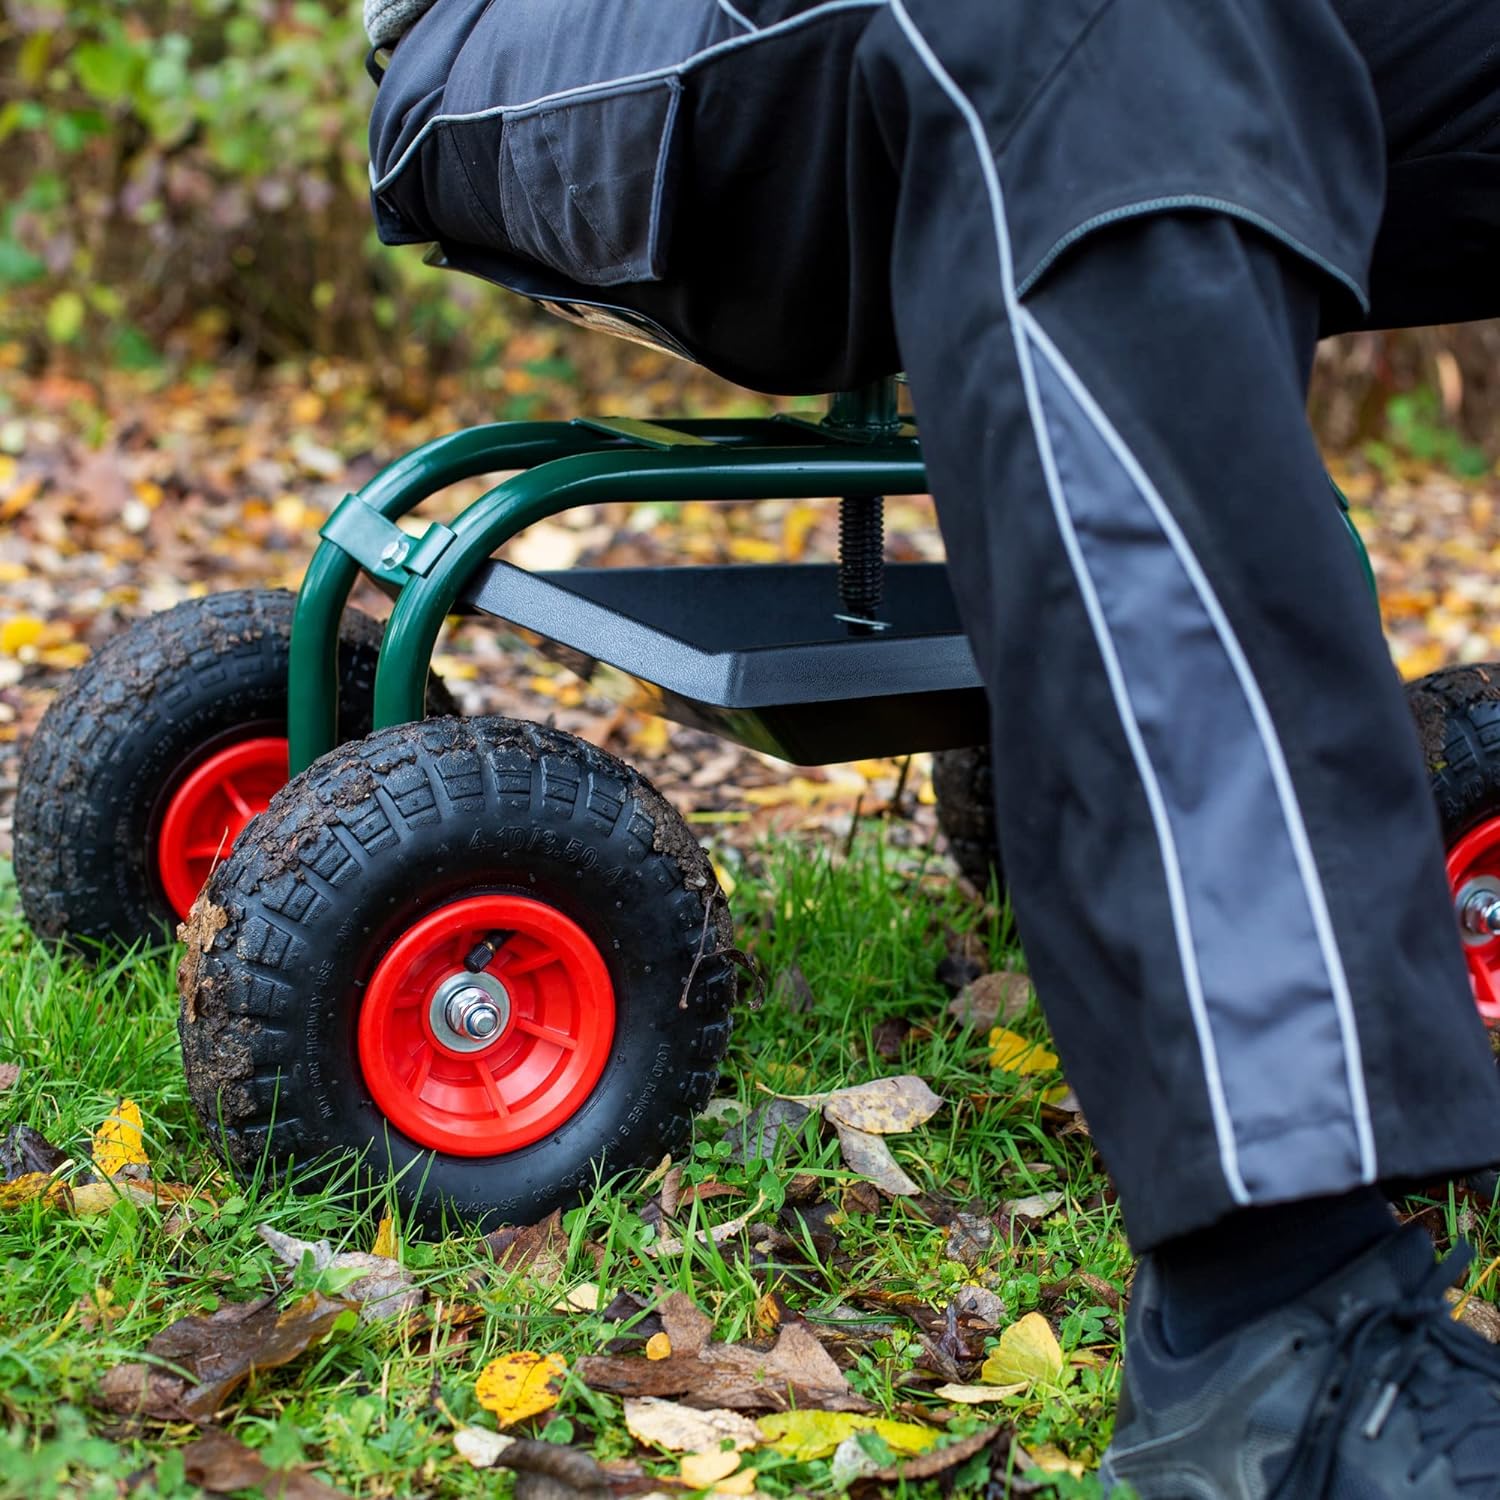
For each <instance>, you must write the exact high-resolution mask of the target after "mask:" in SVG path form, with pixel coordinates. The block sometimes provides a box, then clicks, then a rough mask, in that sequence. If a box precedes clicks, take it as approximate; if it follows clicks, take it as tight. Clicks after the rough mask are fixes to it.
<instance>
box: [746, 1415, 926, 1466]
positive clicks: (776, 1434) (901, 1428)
mask: <svg viewBox="0 0 1500 1500" xmlns="http://www.w3.org/2000/svg"><path fill="white" fill-rule="evenodd" d="M758 1421H759V1424H760V1430H761V1431H762V1432H763V1433H765V1435H766V1439H767V1441H768V1442H769V1443H770V1445H771V1447H773V1448H774V1449H775V1450H776V1451H777V1452H778V1453H784V1454H786V1456H787V1457H788V1458H792V1459H795V1460H796V1461H797V1462H798V1463H808V1462H810V1461H811V1460H813V1459H815V1458H826V1457H827V1456H828V1455H829V1454H830V1453H832V1452H833V1450H834V1449H835V1448H837V1447H838V1445H839V1444H840V1443H842V1442H843V1441H844V1439H845V1438H846V1437H851V1436H852V1435H853V1434H854V1433H856V1432H875V1433H879V1434H880V1436H881V1437H882V1438H884V1439H885V1441H886V1443H887V1444H888V1445H889V1446H890V1447H891V1448H892V1449H894V1450H895V1451H896V1452H897V1453H905V1454H908V1455H909V1454H914V1453H925V1452H926V1451H927V1450H928V1449H929V1448H930V1447H932V1445H933V1444H934V1443H935V1442H937V1440H938V1437H939V1434H938V1432H937V1431H936V1429H934V1428H931V1427H919V1426H918V1425H917V1424H916V1423H915V1422H890V1421H887V1420H885V1419H884V1418H883V1417H867V1416H863V1415H861V1414H860V1413H859V1412H852V1411H777V1412H772V1413H771V1415H770V1416H768V1417H760V1418H758Z"/></svg>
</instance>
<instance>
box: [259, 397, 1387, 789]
mask: <svg viewBox="0 0 1500 1500" xmlns="http://www.w3.org/2000/svg"><path fill="white" fill-rule="evenodd" d="M507 470H518V471H520V472H518V473H516V474H515V475H514V477H512V478H510V479H507V480H505V481H504V482H503V483H501V484H499V485H497V486H495V487H494V488H493V489H491V490H489V491H488V492H487V493H486V494H484V495H482V496H481V497H480V498H479V499H478V500H476V501H475V502H474V503H473V504H472V505H470V506H469V507H468V508H467V509H465V510H464V511H463V513H462V514H461V515H459V516H458V517H457V519H455V520H454V522H453V524H452V525H451V526H444V525H441V524H439V523H434V524H432V525H430V526H429V527H428V529H427V531H426V532H425V533H424V534H422V535H421V536H420V537H413V536H410V535H408V534H407V533H406V532H404V531H403V530H401V529H400V528H399V527H397V526H396V524H395V523H396V521H397V520H399V519H400V518H401V517H403V516H405V515H407V514H408V513H409V512H410V511H412V510H413V509H415V508H416V507H417V506H418V505H419V504H421V502H422V501H424V500H426V499H429V498H430V497H431V496H433V495H435V494H436V493H437V492H438V491H439V490H442V489H445V488H446V487H447V486H448V485H451V484H456V483H458V482H459V481H461V480H464V479H472V478H475V477H477V476H478V475H481V474H491V473H496V472H500V471H507ZM1331 482H1332V481H1331V480H1330V483H1331ZM926 490H927V474H926V469H925V467H924V465H923V462H922V456H921V450H920V447H919V445H918V443H917V440H916V430H915V428H914V427H913V425H912V424H911V423H910V422H906V421H903V420H902V418H901V416H900V415H899V413H898V411H897V401H896V382H895V381H894V380H882V381H877V382H875V383H874V384H873V385H870V386H868V387H865V388H863V389H861V390H858V391H846V392H842V393H840V394H839V395H837V396H835V397H833V398H832V401H831V404H830V408H829V413H828V416H827V417H825V418H824V419H823V420H822V421H821V422H816V421H811V420H808V419H805V418H796V417H774V418H769V419H766V418H762V419H750V420H745V421H735V420H726V419H712V420H694V421H680V422H679V421H673V422H670V423H655V422H642V421H637V420H631V419H624V418H584V419H580V420H578V421H574V422H499V423H492V424H489V425H487V426H483V427H475V428H470V429H468V430H467V431H464V432H458V433H454V434H452V435H450V436H448V437H443V438H439V439H437V440H436V441H434V442H431V443H428V444H427V445H425V446H424V447H421V448H418V449H416V450H415V451H414V452H412V453H410V454H408V455H407V456H406V457H404V458H402V459H400V460H398V461H397V462H396V463H394V464H392V465H391V466H390V467H389V468H387V469H385V470H383V471H382V472H381V473H380V474H378V475H377V476H376V477H375V478H374V479H373V480H371V481H370V483H369V484H368V485H366V486H365V488H364V489H363V490H361V491H360V492H359V493H358V494H355V495H350V496H348V497H346V498H345V500H344V501H343V502H342V503H341V504H340V505H339V506H338V507H337V508H336V509H335V510H334V512H333V514H332V515H331V516H330V517H329V518H328V522H327V524H326V525H325V526H324V527H323V532H322V535H323V538H324V540H323V542H322V544H321V545H320V546H319V548H318V550H317V551H316V552H315V553H314V554H313V559H312V562H311V564H310V565H309V567H308V571H307V576H306V578H305V579H304V581H303V584H302V589H301V591H300V593H299V594H298V596H297V608H296V613H295V616H294V618H293V625H292V647H291V668H290V674H289V682H288V699H289V701H288V734H289V738H290V741H291V770H292V774H293V775H296V774H297V773H299V772H301V771H303V770H305V769H306V768H307V767H308V766H310V765H311V764H312V763H313V761H314V760H316V759H317V758H318V757H319V756H320V755H324V754H326V753H327V752H328V751H330V750H332V749H333V748H334V746H335V745H336V744H337V743H338V636H339V620H340V617H341V616H342V614H343V611H344V607H345V605H346V604H347V603H348V600H349V594H350V592H351V591H352V589H353V588H354V585H355V583H356V581H357V580H358V577H359V574H360V571H361V569H363V570H364V571H365V572H367V573H368V574H370V576H371V577H372V578H374V579H375V580H376V581H377V582H378V583H380V584H382V585H383V586H385V587H386V588H388V589H390V590H392V591H393V592H395V594H396V604H395V608H394V610H393V611H392V614H391V618H390V622H389V623H388V624H387V626H386V632H385V639H384V643H383V645H382V647H381V652H380V662H379V666H378V668H377V671H376V680H375V727H376V728H380V729H383V728H386V727H388V726H390V725H393V724H404V723H408V722H410V721H412V720H414V719H420V718H422V717H423V715H424V713H425V711H426V693H427V675H428V671H429V669H430V665H431V661H432V652H433V648H434V647H435V646H436V644H437V638H438V634H439V632H440V631H441V630H442V627H443V621H444V620H445V619H446V618H447V616H448V614H449V613H450V612H451V611H452V609H453V607H454V605H455V604H456V603H457V601H458V599H459V596H460V594H461V593H462V591H463V589H464V587H465V585H466V584H467V583H468V582H469V580H470V578H471V577H472V576H473V574H474V571H475V569H476V568H478V567H479V566H480V565H481V564H482V563H484V562H485V561H486V560H487V559H488V558H489V557H490V556H491V555H492V554H493V553H494V552H495V550H496V549H497V548H499V547H500V546H502V545H503V544H504V543H505V542H507V541H509V540H510V539H511V538H512V537H513V536H515V535H516V534H517V533H518V532H520V531H522V530H524V529H525V528H526V527H527V526H530V525H532V524H533V523H535V522H537V521H541V520H544V519H546V518H547V517H549V516H555V515H558V514H560V513H561V512H563V511H567V510H572V509H573V508H575V507H577V506H583V505H597V504H602V503H606V502H611V501H626V502H632V503H641V502H647V501H679V500H707V501H729V500H769V499H777V500H802V499H816V498H820V497H824V496H843V497H848V496H879V495H914V494H923V493H925V492H926ZM1334 490H1335V493H1336V494H1337V495H1338V500H1339V504H1340V507H1341V510H1342V513H1343V519H1344V523H1345V525H1346V526H1347V528H1348V530H1349V534H1350V536H1351V538H1352V539H1353V542H1354V545H1355V547H1356V548H1357V550H1358V555H1359V557H1360V559H1361V562H1362V565H1363V567H1364V571H1365V576H1366V578H1367V579H1368V580H1369V583H1370V586H1371V589H1372V592H1373V589H1374V583H1375V580H1374V574H1373V571H1372V569H1371V567H1370V561H1369V557H1368V554H1367V553H1366V551H1365V547H1364V543H1363V541H1362V539H1361V538H1360V535H1359V532H1358V530H1357V529H1356V527H1355V525H1354V522H1353V519H1352V517H1351V516H1350V515H1349V506H1348V502H1347V501H1346V500H1345V499H1344V496H1343V495H1342V494H1341V493H1339V492H1338V489H1337V486H1334Z"/></svg>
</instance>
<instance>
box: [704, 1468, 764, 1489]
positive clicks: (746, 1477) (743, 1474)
mask: <svg viewBox="0 0 1500 1500" xmlns="http://www.w3.org/2000/svg"><path fill="white" fill-rule="evenodd" d="M758 1472H759V1471H758V1470H756V1469H741V1470H740V1471H739V1473H738V1474H731V1475H730V1476H729V1478H728V1479H721V1480H719V1482H718V1483H717V1484H716V1485H714V1494H716V1495H753V1494H754V1493H755V1476H756V1474H757V1473H758Z"/></svg>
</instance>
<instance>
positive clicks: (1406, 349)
mask: <svg viewBox="0 0 1500 1500" xmlns="http://www.w3.org/2000/svg"><path fill="white" fill-rule="evenodd" d="M662 3H663V4H670V3H673V0H662ZM4 5H5V9H4V12H3V16H4V24H3V28H0V88H3V93H0V337H3V338H4V339H6V340H7V341H9V342H13V343H19V344H20V346H21V347H22V349H23V350H24V358H25V360H26V361H27V362H28V363H29V364H30V365H31V366H32V367H33V368H35V367H40V366H42V365H45V364H47V363H49V362H51V361H52V360H54V359H55V358H57V357H58V356H59V355H62V356H63V357H67V356H68V355H69V354H70V353H72V354H76V355H79V356H83V357H86V358H88V359H104V360H107V361H109V362H110V363H112V364H115V365H125V366H132V365H151V364H154V363H158V362H160V361H162V360H163V359H175V358H176V357H177V356H180V355H182V354H183V353H184V352H186V353H188V354H190V355H192V356H195V357H198V358H203V357H209V358H216V357H235V358H237V359H239V360H241V361H244V362H247V363H250V364H254V363H258V362H264V361H267V360H282V359H287V358H298V357H301V356H302V355H304V354H307V353H311V352H316V353H318V354H321V355H332V356H349V357H354V358H358V359H361V360H363V361H364V362H366V363H367V364H368V365H369V367H370V368H371V370H372V372H374V373H375V375H376V376H377V378H378V377H379V376H380V375H381V373H382V372H390V371H392V370H394V369H395V367H396V364H397V363H399V364H402V365H404V366H405V367H406V368H407V369H408V371H409V369H410V367H411V365H412V363H413V361H414V360H415V361H420V362H421V363H423V364H424V365H425V366H427V367H428V368H429V369H452V368H455V367H463V366H472V365H477V364H492V363H493V362H494V360H495V359H496V357H497V356H498V354H499V352H500V350H501V348H502V345H503V341H504V339H505V337H506V336H507V334H508V333H509V332H510V331H511V329H512V327H513V325H514V323H515V322H516V320H518V319H520V320H526V319H529V318H530V316H531V314H529V313H528V312H527V311H526V310H525V309H524V307H523V305H522V304H520V303H518V302H517V301H515V300H514V299H511V298H506V297H503V296H500V295H498V294H496V293H494V292H493V291H491V290H488V289H486V288H484V287H482V286H480V285H478V284H475V283H469V282H466V281H465V280H464V279H463V278H459V277H454V276H446V275H442V274H439V273H436V272H430V271H428V270H427V269H426V268H425V267H424V266H423V265H422V263H421V256H420V254H419V253H417V252H415V251H413V250H411V249H405V250H400V251H387V250H385V249H383V248H382V247H381V246H380V245H379V244H378V243H377V242H376V240H375V236H374V233H373V231H372V229H371V227H370V215H369V209H368V204H367V196H366V186H367V181H368V178H367V165H366V164H367V155H366V144H365V123H366V116H367V113H368V110H369V106H370V101H371V99H372V97H373V85H372V84H371V83H370V82H369V80H368V79H367V77H366V75H365V72H364V66H363V61H364V53H365V44H364V38H363V35H362V33H361V30H360V24H359V17H358V13H357V10H358V8H357V5H355V4H353V3H350V4H331V5H324V4H318V3H314V0H141V3H139V4H129V3H122V0H68V3H66V4H65V3H63V0H4ZM396 345H399V346H400V348H401V351H402V355H401V360H400V361H398V362H393V361H392V360H391V358H390V354H391V351H392V348H393V346H396ZM597 357H598V356H591V357H590V358H591V360H592V359H595V358H597ZM620 357H621V358H623V357H624V356H620ZM1497 372H1500V329H1497V327H1496V326H1495V325H1480V326H1476V327H1470V328H1466V329H1460V330H1453V329H1449V330H1439V331H1436V332H1431V331H1429V332H1424V333H1421V334H1412V335H1396V336H1390V335H1358V336H1355V337H1353V338H1351V339H1345V340H1341V341H1339V342H1338V343H1336V344H1334V345H1331V346H1329V347H1327V348H1325V350H1324V352H1323V355H1322V358H1321V361H1320V380H1319V383H1318V386H1317V389H1316V392H1315V397H1314V411H1315V416H1316V418H1317V420H1318V422H1319V425H1320V428H1321V430H1322V432H1323V434H1324V437H1325V440H1326V441H1328V442H1329V443H1330V445H1332V446H1335V447H1338V448H1343V449H1347V448H1349V447H1352V446H1358V445H1365V444H1370V443H1376V444H1383V445H1384V447H1383V449H1381V448H1378V447H1377V448H1376V449H1374V450H1373V451H1374V452H1375V453H1376V455H1377V458H1378V457H1380V456H1381V454H1382V453H1383V454H1384V455H1387V456H1389V455H1395V456H1397V457H1400V456H1403V455H1409V456H1412V457H1416V458H1418V459H1421V458H1423V457H1430V458H1433V459H1435V460H1436V461H1439V462H1443V463H1445V464H1447V465H1449V466H1451V467H1457V468H1459V469H1460V470H1462V469H1465V468H1467V469H1470V470H1473V469H1476V468H1480V469H1482V468H1484V467H1486V466H1487V460H1488V459H1493V458H1494V457H1495V455H1496V453H1497V452H1500V379H1497ZM1439 431H1441V432H1444V433H1447V434H1449V436H1447V437H1442V436H1438V435H1436V434H1438V433H1439Z"/></svg>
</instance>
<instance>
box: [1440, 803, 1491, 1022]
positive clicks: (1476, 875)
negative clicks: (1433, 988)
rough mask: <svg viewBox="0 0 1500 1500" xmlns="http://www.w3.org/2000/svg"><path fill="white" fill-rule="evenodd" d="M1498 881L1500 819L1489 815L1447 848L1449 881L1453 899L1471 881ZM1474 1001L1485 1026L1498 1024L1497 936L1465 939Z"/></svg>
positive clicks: (1467, 936) (1456, 897)
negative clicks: (1484, 879) (1487, 818)
mask: <svg viewBox="0 0 1500 1500" xmlns="http://www.w3.org/2000/svg"><path fill="white" fill-rule="evenodd" d="M1483 878H1488V879H1491V880H1494V881H1495V882H1496V883H1500V818H1490V819H1489V820H1488V821H1487V822H1484V823H1481V824H1480V825H1479V826H1478V827H1477V828H1474V829H1471V830H1470V831H1469V832H1468V833H1466V834H1465V835H1464V836H1463V837H1462V838H1461V839H1460V840H1459V841H1458V842H1457V843H1456V844H1455V845H1454V846H1453V847H1452V848H1451V849H1450V850H1449V851H1448V883H1449V885H1450V886H1452V888H1453V896H1454V900H1455V902H1456V901H1457V899H1458V894H1459V892H1460V891H1461V890H1462V889H1463V888H1464V886H1466V885H1468V883H1469V882H1470V881H1472V880H1479V879H1483ZM1464 956H1465V957H1466V958H1467V959H1468V961H1469V980H1470V983H1472V984H1473V986H1474V1003H1475V1004H1476V1005H1477V1006H1478V1007H1479V1014H1480V1015H1481V1016H1483V1017H1484V1022H1485V1025H1487V1026H1500V937H1491V938H1473V937H1471V936H1469V935H1468V934H1466V935H1465V938H1464Z"/></svg>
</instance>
